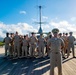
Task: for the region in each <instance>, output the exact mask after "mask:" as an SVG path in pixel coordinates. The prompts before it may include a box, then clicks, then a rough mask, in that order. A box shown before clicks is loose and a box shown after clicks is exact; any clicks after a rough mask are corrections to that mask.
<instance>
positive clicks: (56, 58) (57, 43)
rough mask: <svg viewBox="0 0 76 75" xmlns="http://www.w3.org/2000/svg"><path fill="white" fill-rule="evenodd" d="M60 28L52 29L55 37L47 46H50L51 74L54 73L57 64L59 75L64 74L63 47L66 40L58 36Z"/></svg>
mask: <svg viewBox="0 0 76 75" xmlns="http://www.w3.org/2000/svg"><path fill="white" fill-rule="evenodd" d="M58 32H59V29H57V28H55V29H53V30H52V33H53V35H54V36H53V37H52V38H51V39H50V40H49V41H48V43H47V47H48V48H49V47H50V49H51V50H50V66H51V68H50V75H54V68H55V66H56V65H57V67H58V75H62V54H61V47H62V48H63V47H64V41H63V40H62V39H60V38H59V37H58Z"/></svg>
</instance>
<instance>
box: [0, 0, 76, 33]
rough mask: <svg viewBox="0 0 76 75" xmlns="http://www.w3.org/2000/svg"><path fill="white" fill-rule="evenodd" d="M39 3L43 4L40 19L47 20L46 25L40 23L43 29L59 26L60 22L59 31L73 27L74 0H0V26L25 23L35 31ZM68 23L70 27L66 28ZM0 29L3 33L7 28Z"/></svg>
mask: <svg viewBox="0 0 76 75" xmlns="http://www.w3.org/2000/svg"><path fill="white" fill-rule="evenodd" d="M39 5H42V6H43V8H42V21H45V22H48V24H47V25H42V28H43V30H44V31H48V30H47V29H46V26H47V28H49V27H50V29H49V31H50V30H51V29H52V28H54V27H58V28H59V27H60V26H59V25H61V24H63V26H62V27H60V28H63V31H61V32H65V31H66V32H68V30H69V31H72V29H73V28H75V25H76V22H75V21H76V8H75V7H76V0H0V22H1V23H0V25H1V26H0V27H2V25H4V26H6V27H7V28H9V27H11V26H13V25H14V26H15V25H16V26H18V24H21V25H22V24H23V23H25V26H28V27H31V28H32V29H34V30H36V31H37V29H38V28H39V25H36V24H34V22H35V21H39V11H38V8H37V6H39ZM26 24H27V25H26ZM49 24H50V25H49ZM54 24H55V25H54ZM57 24H59V25H57ZM65 24H66V25H65ZM23 25H24V24H23ZM23 25H22V26H23ZM69 25H70V28H71V27H72V29H70V28H68V29H67V27H68V26H69ZM65 26H66V27H65ZM27 30H29V29H27ZM73 30H74V29H73ZM1 31H2V33H3V32H4V31H8V30H6V29H4V28H2V30H1ZM9 31H11V30H9ZM14 31H15V30H14ZM25 31H26V30H25ZM30 31H31V30H30ZM20 32H21V33H24V31H23V30H20ZM74 32H75V30H74Z"/></svg>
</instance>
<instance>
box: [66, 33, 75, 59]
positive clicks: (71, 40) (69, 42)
mask: <svg viewBox="0 0 76 75" xmlns="http://www.w3.org/2000/svg"><path fill="white" fill-rule="evenodd" d="M69 34H70V35H69V37H68V51H67V57H69V55H70V49H71V48H72V53H73V58H74V57H75V52H74V41H75V37H74V36H72V34H73V32H70V33H69Z"/></svg>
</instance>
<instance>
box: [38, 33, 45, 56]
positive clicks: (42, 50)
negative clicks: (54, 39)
mask: <svg viewBox="0 0 76 75" xmlns="http://www.w3.org/2000/svg"><path fill="white" fill-rule="evenodd" d="M38 50H39V56H40V57H41V56H42V57H44V56H45V39H44V38H43V34H40V37H39V39H38Z"/></svg>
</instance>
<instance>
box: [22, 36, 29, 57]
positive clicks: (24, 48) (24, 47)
mask: <svg viewBox="0 0 76 75" xmlns="http://www.w3.org/2000/svg"><path fill="white" fill-rule="evenodd" d="M28 43H29V42H28V37H27V36H25V35H24V39H23V40H22V57H27V56H28V54H27V50H28ZM24 54H25V55H24Z"/></svg>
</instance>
